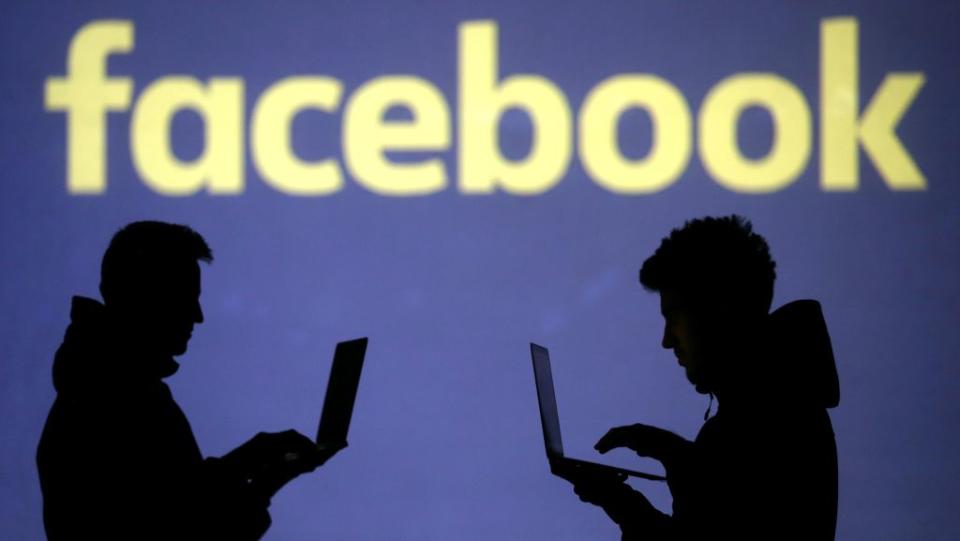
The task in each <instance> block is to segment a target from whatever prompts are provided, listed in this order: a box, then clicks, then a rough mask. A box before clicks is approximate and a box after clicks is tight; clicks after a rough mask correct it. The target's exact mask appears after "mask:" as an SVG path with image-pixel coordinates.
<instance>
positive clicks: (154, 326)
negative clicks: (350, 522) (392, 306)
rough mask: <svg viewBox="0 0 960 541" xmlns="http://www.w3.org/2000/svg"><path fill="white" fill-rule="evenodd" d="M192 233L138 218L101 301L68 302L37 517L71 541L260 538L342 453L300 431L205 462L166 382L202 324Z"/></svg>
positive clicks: (110, 263)
mask: <svg viewBox="0 0 960 541" xmlns="http://www.w3.org/2000/svg"><path fill="white" fill-rule="evenodd" d="M211 260H212V254H211V251H210V248H209V247H208V246H207V243H206V241H204V239H203V237H201V236H200V235H199V234H198V233H196V232H195V231H193V230H192V229H190V228H188V227H186V226H182V225H175V224H167V223H161V222H135V223H132V224H129V225H127V226H126V227H124V228H123V229H121V230H120V231H119V232H118V233H117V234H116V235H115V236H114V237H113V240H112V241H111V242H110V246H109V247H108V248H107V251H106V253H105V254H104V256H103V262H102V266H101V281H100V293H101V295H102V296H103V301H104V302H103V303H102V304H101V303H100V302H98V301H96V300H93V299H89V298H84V297H74V299H73V306H72V308H71V311H70V318H71V322H70V326H69V327H68V328H67V332H66V336H65V337H64V340H63V344H62V345H61V346H60V348H59V349H58V350H57V353H56V356H55V358H54V365H53V383H54V387H55V388H56V390H57V397H56V400H55V401H54V404H53V407H52V408H51V410H50V414H49V416H48V418H47V423H46V426H45V427H44V431H43V435H42V437H41V439H40V444H39V447H38V450H37V465H38V468H39V473H40V487H41V490H42V492H43V519H44V526H45V528H46V532H47V537H48V539H50V540H51V541H56V540H63V539H83V540H86V539H107V540H113V539H124V540H130V539H137V540H143V539H231V540H245V539H259V538H260V537H261V536H262V535H263V533H264V532H265V531H266V529H267V528H268V527H269V525H270V516H269V514H268V512H267V507H268V505H269V503H270V499H271V497H272V496H273V494H274V493H275V492H276V491H277V490H279V489H280V488H281V487H282V486H283V485H284V484H286V483H287V482H288V481H290V480H291V479H293V478H294V477H296V476H297V475H300V474H302V473H305V472H308V471H312V470H314V469H315V468H317V467H318V466H320V465H321V464H323V463H324V462H325V461H326V460H327V459H329V458H330V456H332V454H333V453H335V452H336V450H335V449H333V450H320V449H318V448H317V446H316V445H315V444H314V443H313V442H312V441H310V440H309V439H308V438H306V437H304V436H303V435H301V434H298V433H296V432H294V431H292V430H289V431H286V432H278V433H260V434H258V435H256V436H255V437H254V438H252V439H251V440H250V441H248V442H247V443H245V444H244V445H242V446H240V447H239V448H237V449H236V450H234V451H232V452H230V453H228V454H227V455H225V456H223V457H221V458H207V459H204V458H203V456H202V455H201V453H200V449H199V448H198V446H197V442H196V440H195V439H194V436H193V432H192V431H191V428H190V424H189V423H188V422H187V419H186V417H185V416H184V414H183V412H182V411H181V410H180V408H179V406H177V403H176V402H175V401H174V399H173V396H172V395H171V393H170V389H169V388H168V387H167V385H166V384H165V383H164V382H163V379H164V378H167V377H169V376H171V375H173V373H174V372H176V371H177V369H178V367H179V365H178V364H177V362H176V361H174V360H173V358H174V357H175V356H178V355H182V354H183V353H184V352H186V350H187V343H188V342H189V340H190V337H191V335H192V332H193V329H194V326H195V325H197V324H199V323H202V322H203V311H202V310H201V307H200V266H199V264H198V262H199V261H204V262H209V261H211Z"/></svg>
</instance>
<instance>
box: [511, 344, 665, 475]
mask: <svg viewBox="0 0 960 541" xmlns="http://www.w3.org/2000/svg"><path fill="white" fill-rule="evenodd" d="M530 356H531V357H533V378H534V380H535V381H536V384H537V401H538V402H539V403H540V424H541V425H542V426H543V443H544V446H545V447H546V448H547V460H548V461H549V462H550V471H551V472H552V473H553V474H554V475H557V476H560V477H564V478H566V475H565V474H569V473H571V472H582V473H584V474H590V473H593V472H596V474H598V475H627V476H631V477H638V478H640V479H650V480H651V481H666V478H665V477H663V476H660V475H653V474H650V473H642V472H638V471H633V470H625V469H623V468H616V467H614V466H607V465H606V464H597V463H595V462H587V461H586V460H578V459H576V458H569V457H566V456H564V455H563V441H562V440H561V439H560V415H559V413H558V412H557V398H556V395H555V393H554V390H553V375H552V374H551V372H550V352H549V351H547V348H545V347H543V346H540V345H537V344H534V343H532V342H531V343H530Z"/></svg>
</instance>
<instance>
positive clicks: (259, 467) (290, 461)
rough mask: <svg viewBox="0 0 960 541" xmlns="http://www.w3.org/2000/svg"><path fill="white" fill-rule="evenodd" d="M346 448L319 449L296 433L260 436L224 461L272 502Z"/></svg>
mask: <svg viewBox="0 0 960 541" xmlns="http://www.w3.org/2000/svg"><path fill="white" fill-rule="evenodd" d="M344 446H345V444H344V445H343V446H337V447H332V448H319V447H317V445H316V444H314V443H313V442H312V441H311V440H310V439H309V438H307V437H306V436H304V435H303V434H300V433H299V432H297V431H295V430H287V431H284V432H260V433H259V434H257V435H256V436H254V437H253V438H251V439H250V441H248V442H246V443H244V444H243V445H241V446H240V447H238V448H236V449H234V450H233V451H231V452H230V453H228V454H227V455H226V456H224V457H223V460H224V461H225V462H227V464H229V465H230V466H231V467H232V468H233V470H234V471H236V472H238V473H239V474H240V475H241V476H242V477H243V478H244V479H246V480H248V481H249V482H250V484H251V485H253V486H255V487H256V488H257V489H258V490H259V491H260V492H261V493H263V495H264V496H265V497H267V498H268V499H269V498H270V497H272V496H273V494H275V493H276V491H277V490H280V488H281V487H283V485H285V484H287V483H288V482H290V481H291V480H292V479H294V478H295V477H297V476H298V475H301V474H303V473H306V472H310V471H313V470H315V469H317V468H318V467H319V466H320V465H322V464H323V463H324V462H326V461H327V460H329V459H330V457H332V456H333V455H334V454H336V452H337V451H339V450H340V449H342V448H343V447H344Z"/></svg>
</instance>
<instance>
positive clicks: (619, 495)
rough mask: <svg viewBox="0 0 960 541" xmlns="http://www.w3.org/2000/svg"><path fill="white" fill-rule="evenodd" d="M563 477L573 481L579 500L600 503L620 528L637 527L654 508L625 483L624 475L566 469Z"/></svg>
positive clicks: (597, 504) (598, 504)
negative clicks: (568, 470)
mask: <svg viewBox="0 0 960 541" xmlns="http://www.w3.org/2000/svg"><path fill="white" fill-rule="evenodd" d="M562 477H564V479H567V480H568V481H570V482H571V483H573V491H574V492H575V493H576V495H577V496H578V497H579V498H580V501H583V502H587V503H591V504H593V505H596V506H599V507H600V508H602V509H603V510H604V512H605V513H606V514H607V515H608V516H609V517H610V518H611V519H613V521H614V522H616V523H617V524H619V525H620V526H621V528H630V529H632V528H635V527H636V526H637V525H639V524H642V523H643V522H645V517H647V516H649V515H650V513H651V512H655V509H654V508H653V505H652V504H651V503H650V502H649V501H648V500H647V498H646V497H645V496H644V495H643V494H641V493H639V492H637V491H636V490H633V489H632V488H631V487H630V486H629V485H627V484H626V482H625V481H626V477H625V476H623V475H620V474H609V473H599V472H589V473H577V472H564V475H562Z"/></svg>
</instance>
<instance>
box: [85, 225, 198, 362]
mask: <svg viewBox="0 0 960 541" xmlns="http://www.w3.org/2000/svg"><path fill="white" fill-rule="evenodd" d="M212 260H213V254H212V253H211V251H210V247H209V246H208V245H207V243H206V241H204V239H203V237H201V236H200V234H199V233H197V232H196V231H194V230H192V229H190V228H189V227H187V226H185V225H177V224H169V223H163V222H155V221H143V222H134V223H131V224H129V225H127V226H126V227H124V228H123V229H121V230H120V231H119V232H117V234H116V235H114V237H113V239H112V240H111V241H110V246H109V247H108V248H107V251H106V253H104V255H103V262H102V264H101V267H100V294H101V295H102V296H103V301H104V305H105V306H106V307H107V311H108V312H109V313H110V314H111V316H112V318H113V319H114V321H116V322H117V323H118V324H120V325H122V326H123V327H124V329H125V331H126V332H128V333H130V334H131V336H129V338H135V339H136V340H137V341H138V343H140V344H141V346H142V347H144V348H147V349H150V350H152V351H155V352H157V353H162V354H164V355H170V356H174V355H181V354H183V353H184V352H186V350H187V342H189V340H190V336H191V334H192V332H193V327H194V325H195V324H197V323H201V322H203V311H202V310H201V308H200V265H199V264H198V261H204V262H210V261H212Z"/></svg>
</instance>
